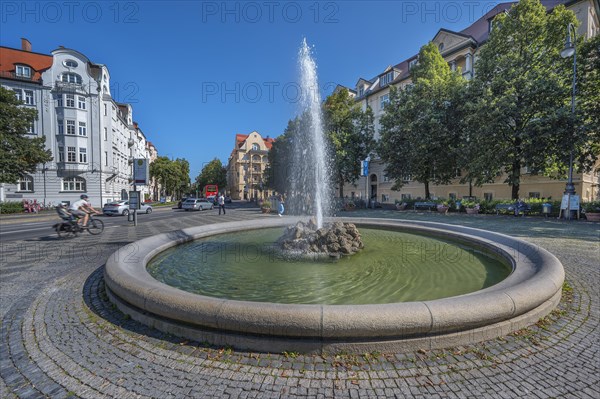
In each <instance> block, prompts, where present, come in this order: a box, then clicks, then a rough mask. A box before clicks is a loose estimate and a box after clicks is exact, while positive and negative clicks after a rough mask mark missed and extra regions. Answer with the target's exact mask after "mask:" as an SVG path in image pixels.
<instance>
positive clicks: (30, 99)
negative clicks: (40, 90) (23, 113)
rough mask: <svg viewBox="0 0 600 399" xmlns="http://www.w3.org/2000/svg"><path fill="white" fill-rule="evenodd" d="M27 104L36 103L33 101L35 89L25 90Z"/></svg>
mask: <svg viewBox="0 0 600 399" xmlns="http://www.w3.org/2000/svg"><path fill="white" fill-rule="evenodd" d="M24 93H25V104H27V105H34V103H33V90H25V91H24Z"/></svg>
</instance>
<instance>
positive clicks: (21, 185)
mask: <svg viewBox="0 0 600 399" xmlns="http://www.w3.org/2000/svg"><path fill="white" fill-rule="evenodd" d="M17 191H33V178H32V177H31V176H27V175H25V176H23V177H21V178H20V179H19V181H18V182H17Z"/></svg>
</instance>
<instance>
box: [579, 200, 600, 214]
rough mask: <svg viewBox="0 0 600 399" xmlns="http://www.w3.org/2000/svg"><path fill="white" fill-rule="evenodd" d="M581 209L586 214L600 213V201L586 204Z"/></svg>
mask: <svg viewBox="0 0 600 399" xmlns="http://www.w3.org/2000/svg"><path fill="white" fill-rule="evenodd" d="M581 207H582V208H583V211H584V212H585V213H600V201H591V202H584V203H582V204H581Z"/></svg>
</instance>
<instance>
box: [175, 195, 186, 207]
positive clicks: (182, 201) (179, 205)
mask: <svg viewBox="0 0 600 399" xmlns="http://www.w3.org/2000/svg"><path fill="white" fill-rule="evenodd" d="M187 199H188V197H183V198H181V200H180V201H179V202H178V203H177V209H181V206H182V205H183V203H184V202H185V200H187Z"/></svg>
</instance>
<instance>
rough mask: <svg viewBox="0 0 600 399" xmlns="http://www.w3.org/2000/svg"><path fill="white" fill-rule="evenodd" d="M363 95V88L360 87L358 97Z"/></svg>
mask: <svg viewBox="0 0 600 399" xmlns="http://www.w3.org/2000/svg"><path fill="white" fill-rule="evenodd" d="M364 94H365V87H364V86H361V87H359V88H358V96H359V97H362V96H363V95H364Z"/></svg>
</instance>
